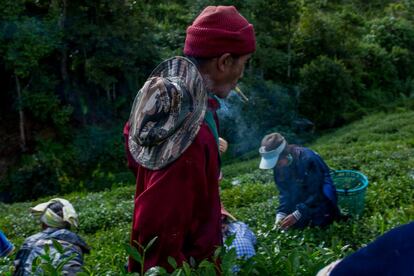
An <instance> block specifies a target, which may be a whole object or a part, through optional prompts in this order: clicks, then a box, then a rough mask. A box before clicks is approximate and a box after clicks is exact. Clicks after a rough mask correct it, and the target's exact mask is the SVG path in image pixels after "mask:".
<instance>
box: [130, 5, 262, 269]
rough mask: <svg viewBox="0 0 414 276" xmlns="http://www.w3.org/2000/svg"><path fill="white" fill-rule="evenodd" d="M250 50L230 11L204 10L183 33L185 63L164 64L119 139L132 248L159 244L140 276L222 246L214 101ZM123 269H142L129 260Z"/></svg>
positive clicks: (250, 34)
mask: <svg viewBox="0 0 414 276" xmlns="http://www.w3.org/2000/svg"><path fill="white" fill-rule="evenodd" d="M255 49H256V39H255V33H254V28H253V25H252V24H250V23H249V22H248V21H247V20H246V19H245V18H244V17H243V16H242V15H241V14H240V13H239V12H238V11H237V9H236V8H235V7H233V6H209V7H206V8H205V9H204V10H203V11H202V12H201V14H200V15H199V16H198V17H197V18H196V19H195V20H194V22H193V23H192V24H191V26H189V27H188V28H187V33H186V39H185V43H184V55H185V57H173V58H170V59H168V60H166V61H164V62H162V63H161V64H160V65H159V66H158V67H157V68H155V70H154V71H153V72H152V73H151V75H150V77H149V78H148V79H147V81H146V82H145V84H144V85H143V87H142V88H141V90H140V91H139V92H138V94H137V96H136V98H135V101H134V103H133V106H132V109H131V113H130V117H129V120H128V122H127V123H126V124H125V127H124V137H125V142H126V143H125V147H126V152H127V158H128V166H129V168H130V169H131V170H132V172H133V173H134V175H135V177H136V193H135V200H134V213H133V219H132V232H131V245H132V246H136V247H137V244H136V243H139V244H141V245H143V246H145V245H147V244H148V243H149V241H151V240H152V239H153V238H155V237H157V238H156V240H155V242H154V243H153V244H152V246H151V250H149V251H148V252H147V254H146V256H145V263H144V270H147V269H149V268H151V267H153V266H162V267H165V268H166V269H167V270H171V269H172V267H171V266H170V265H169V263H168V257H172V258H174V259H175V260H176V262H177V264H178V265H181V264H182V262H183V261H189V259H190V257H193V258H194V260H196V261H201V260H203V259H208V258H210V257H212V256H213V254H214V251H215V249H216V248H217V247H218V246H220V245H221V244H222V237H221V216H220V196H219V186H218V181H219V174H220V161H219V158H220V157H219V145H218V144H219V135H218V133H219V131H218V130H219V126H218V118H217V115H216V110H217V109H218V108H219V103H218V100H217V97H218V98H226V97H227V96H228V95H229V93H230V92H231V90H233V89H234V88H235V87H236V85H237V82H238V80H239V79H240V78H241V77H242V76H243V72H244V66H245V64H246V62H247V61H248V60H249V58H250V56H251V54H252V53H253V52H254V51H255ZM138 250H140V249H139V248H138ZM128 270H129V272H138V271H141V264H140V263H138V262H137V261H136V260H134V259H133V258H131V257H130V258H129V265H128Z"/></svg>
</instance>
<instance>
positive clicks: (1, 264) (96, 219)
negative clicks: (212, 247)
mask: <svg viewBox="0 0 414 276" xmlns="http://www.w3.org/2000/svg"><path fill="white" fill-rule="evenodd" d="M413 110H414V109H413V108H411V110H408V109H404V108H400V109H397V110H395V111H393V112H392V113H378V114H374V115H371V116H367V117H366V118H364V119H363V120H361V121H358V122H355V123H353V124H351V125H349V126H346V127H344V128H341V129H340V130H338V131H335V132H333V133H331V134H327V135H324V136H323V137H321V138H320V139H318V140H317V141H316V142H315V143H313V144H311V145H310V146H309V147H310V148H312V149H315V150H317V151H318V152H319V154H321V156H323V157H324V159H325V160H326V161H327V163H328V164H329V165H330V167H331V168H332V169H354V170H359V171H361V172H363V173H364V174H366V175H367V177H368V179H369V181H370V184H369V187H368V190H367V194H366V198H365V201H366V207H365V210H364V213H363V215H362V217H361V218H359V219H352V220H349V221H346V222H339V223H334V224H333V225H331V226H329V227H327V228H326V229H319V228H315V229H310V228H308V229H305V230H303V231H298V230H293V231H288V232H283V231H272V230H271V228H272V225H273V221H274V215H275V208H276V206H277V191H276V189H275V187H274V184H273V182H272V181H273V180H272V174H271V172H270V171H267V172H263V171H259V170H258V169H257V166H258V162H259V159H258V158H254V159H252V160H248V161H243V162H239V163H235V164H231V165H227V166H225V167H224V180H223V182H222V191H221V196H222V200H223V202H224V204H225V206H226V207H227V209H228V210H229V211H230V212H232V213H233V214H234V215H235V216H236V217H237V218H238V219H239V220H241V221H245V222H246V223H248V224H249V225H250V227H251V228H252V229H253V230H254V232H255V233H256V234H257V237H258V247H257V256H256V257H255V258H254V262H253V264H254V265H253V267H250V266H242V268H243V269H245V270H242V272H241V273H242V274H243V273H244V272H246V274H248V275H252V274H253V275H315V274H316V272H317V271H318V270H319V269H320V268H322V267H323V266H324V265H326V264H328V263H329V262H331V261H333V260H335V259H337V258H341V257H343V256H345V255H347V254H349V253H351V252H353V251H355V250H356V249H358V248H360V247H361V246H363V245H364V244H367V243H368V242H370V241H372V240H373V239H375V238H376V237H377V236H378V235H380V234H383V233H384V232H386V231H387V230H389V229H391V228H393V227H395V226H397V225H400V224H404V223H408V222H410V221H412V220H414V205H413V202H412V200H413V198H414V189H413V185H412V183H413V179H414V171H413V168H414V125H413V124H412V118H413V116H414V111H413ZM134 190H135V189H134V187H132V186H127V187H119V188H114V189H112V190H107V191H104V192H99V193H80V192H76V193H72V194H70V195H67V196H65V197H66V198H67V199H69V200H70V201H71V202H73V204H74V206H75V208H76V209H77V210H78V212H79V217H80V229H79V234H80V235H81V236H82V237H84V238H85V239H86V241H87V242H88V243H89V244H90V245H91V246H92V251H91V254H90V255H87V256H86V267H87V270H88V271H89V272H90V273H89V274H90V275H120V274H122V271H123V265H124V264H125V262H126V257H127V251H126V250H125V245H126V244H127V243H128V240H129V234H130V227H131V216H132V208H133V194H134ZM43 200H45V199H42V200H37V201H34V202H26V203H15V204H12V205H6V204H0V225H2V229H4V230H5V232H6V235H7V236H8V237H9V238H10V240H11V241H12V242H13V243H14V244H15V245H16V246H19V245H20V244H21V243H22V242H23V240H24V238H25V237H27V236H29V235H31V234H33V233H35V232H37V231H38V230H39V225H37V224H36V223H35V221H34V219H33V218H32V217H30V215H29V213H28V208H29V207H30V206H34V205H35V204H37V203H39V202H41V201H43ZM250 264H252V263H250ZM10 265H11V260H10V259H1V260H0V273H3V272H5V271H8V270H9V268H10ZM247 272H248V273H247ZM92 273H93V274H92ZM89 274H87V275H89Z"/></svg>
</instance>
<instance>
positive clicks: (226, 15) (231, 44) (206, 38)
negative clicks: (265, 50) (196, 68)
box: [184, 6, 256, 58]
mask: <svg viewBox="0 0 414 276" xmlns="http://www.w3.org/2000/svg"><path fill="white" fill-rule="evenodd" d="M255 50H256V38H255V34H254V28H253V25H252V24H250V23H249V22H248V21H247V20H246V18H244V17H243V16H242V15H241V14H240V13H239V12H238V11H237V9H236V8H235V7H234V6H208V7H206V8H205V9H204V10H203V11H202V12H201V13H200V15H199V16H198V17H197V18H196V19H195V20H194V22H193V24H192V25H191V26H189V27H188V28H187V36H186V38H185V45H184V54H185V55H187V56H193V57H200V58H210V57H217V56H220V55H222V54H225V53H230V54H234V55H245V54H248V53H252V52H254V51H255Z"/></svg>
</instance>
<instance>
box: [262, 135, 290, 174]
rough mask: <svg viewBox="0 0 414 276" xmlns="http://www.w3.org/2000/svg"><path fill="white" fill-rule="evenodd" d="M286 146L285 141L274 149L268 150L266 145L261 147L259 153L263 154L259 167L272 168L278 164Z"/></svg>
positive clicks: (263, 168)
mask: <svg viewBox="0 0 414 276" xmlns="http://www.w3.org/2000/svg"><path fill="white" fill-rule="evenodd" d="M285 147H286V141H285V140H283V142H282V143H281V144H280V145H279V146H278V147H277V148H276V149H274V150H272V151H266V150H265V147H260V149H259V153H260V155H261V156H262V159H261V160H260V165H259V168H260V169H262V170H270V169H273V168H274V167H275V166H276V163H277V160H279V155H280V154H281V153H282V151H283V150H284V149H285Z"/></svg>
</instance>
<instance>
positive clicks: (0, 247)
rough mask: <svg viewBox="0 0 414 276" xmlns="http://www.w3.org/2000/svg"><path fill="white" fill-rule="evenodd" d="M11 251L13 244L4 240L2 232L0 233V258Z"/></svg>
mask: <svg viewBox="0 0 414 276" xmlns="http://www.w3.org/2000/svg"><path fill="white" fill-rule="evenodd" d="M13 249H14V246H13V244H12V243H11V242H10V241H9V240H8V239H7V238H6V236H5V235H4V234H3V232H2V231H0V258H1V257H6V256H7V255H9V254H10V253H11V252H12V251H13Z"/></svg>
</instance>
